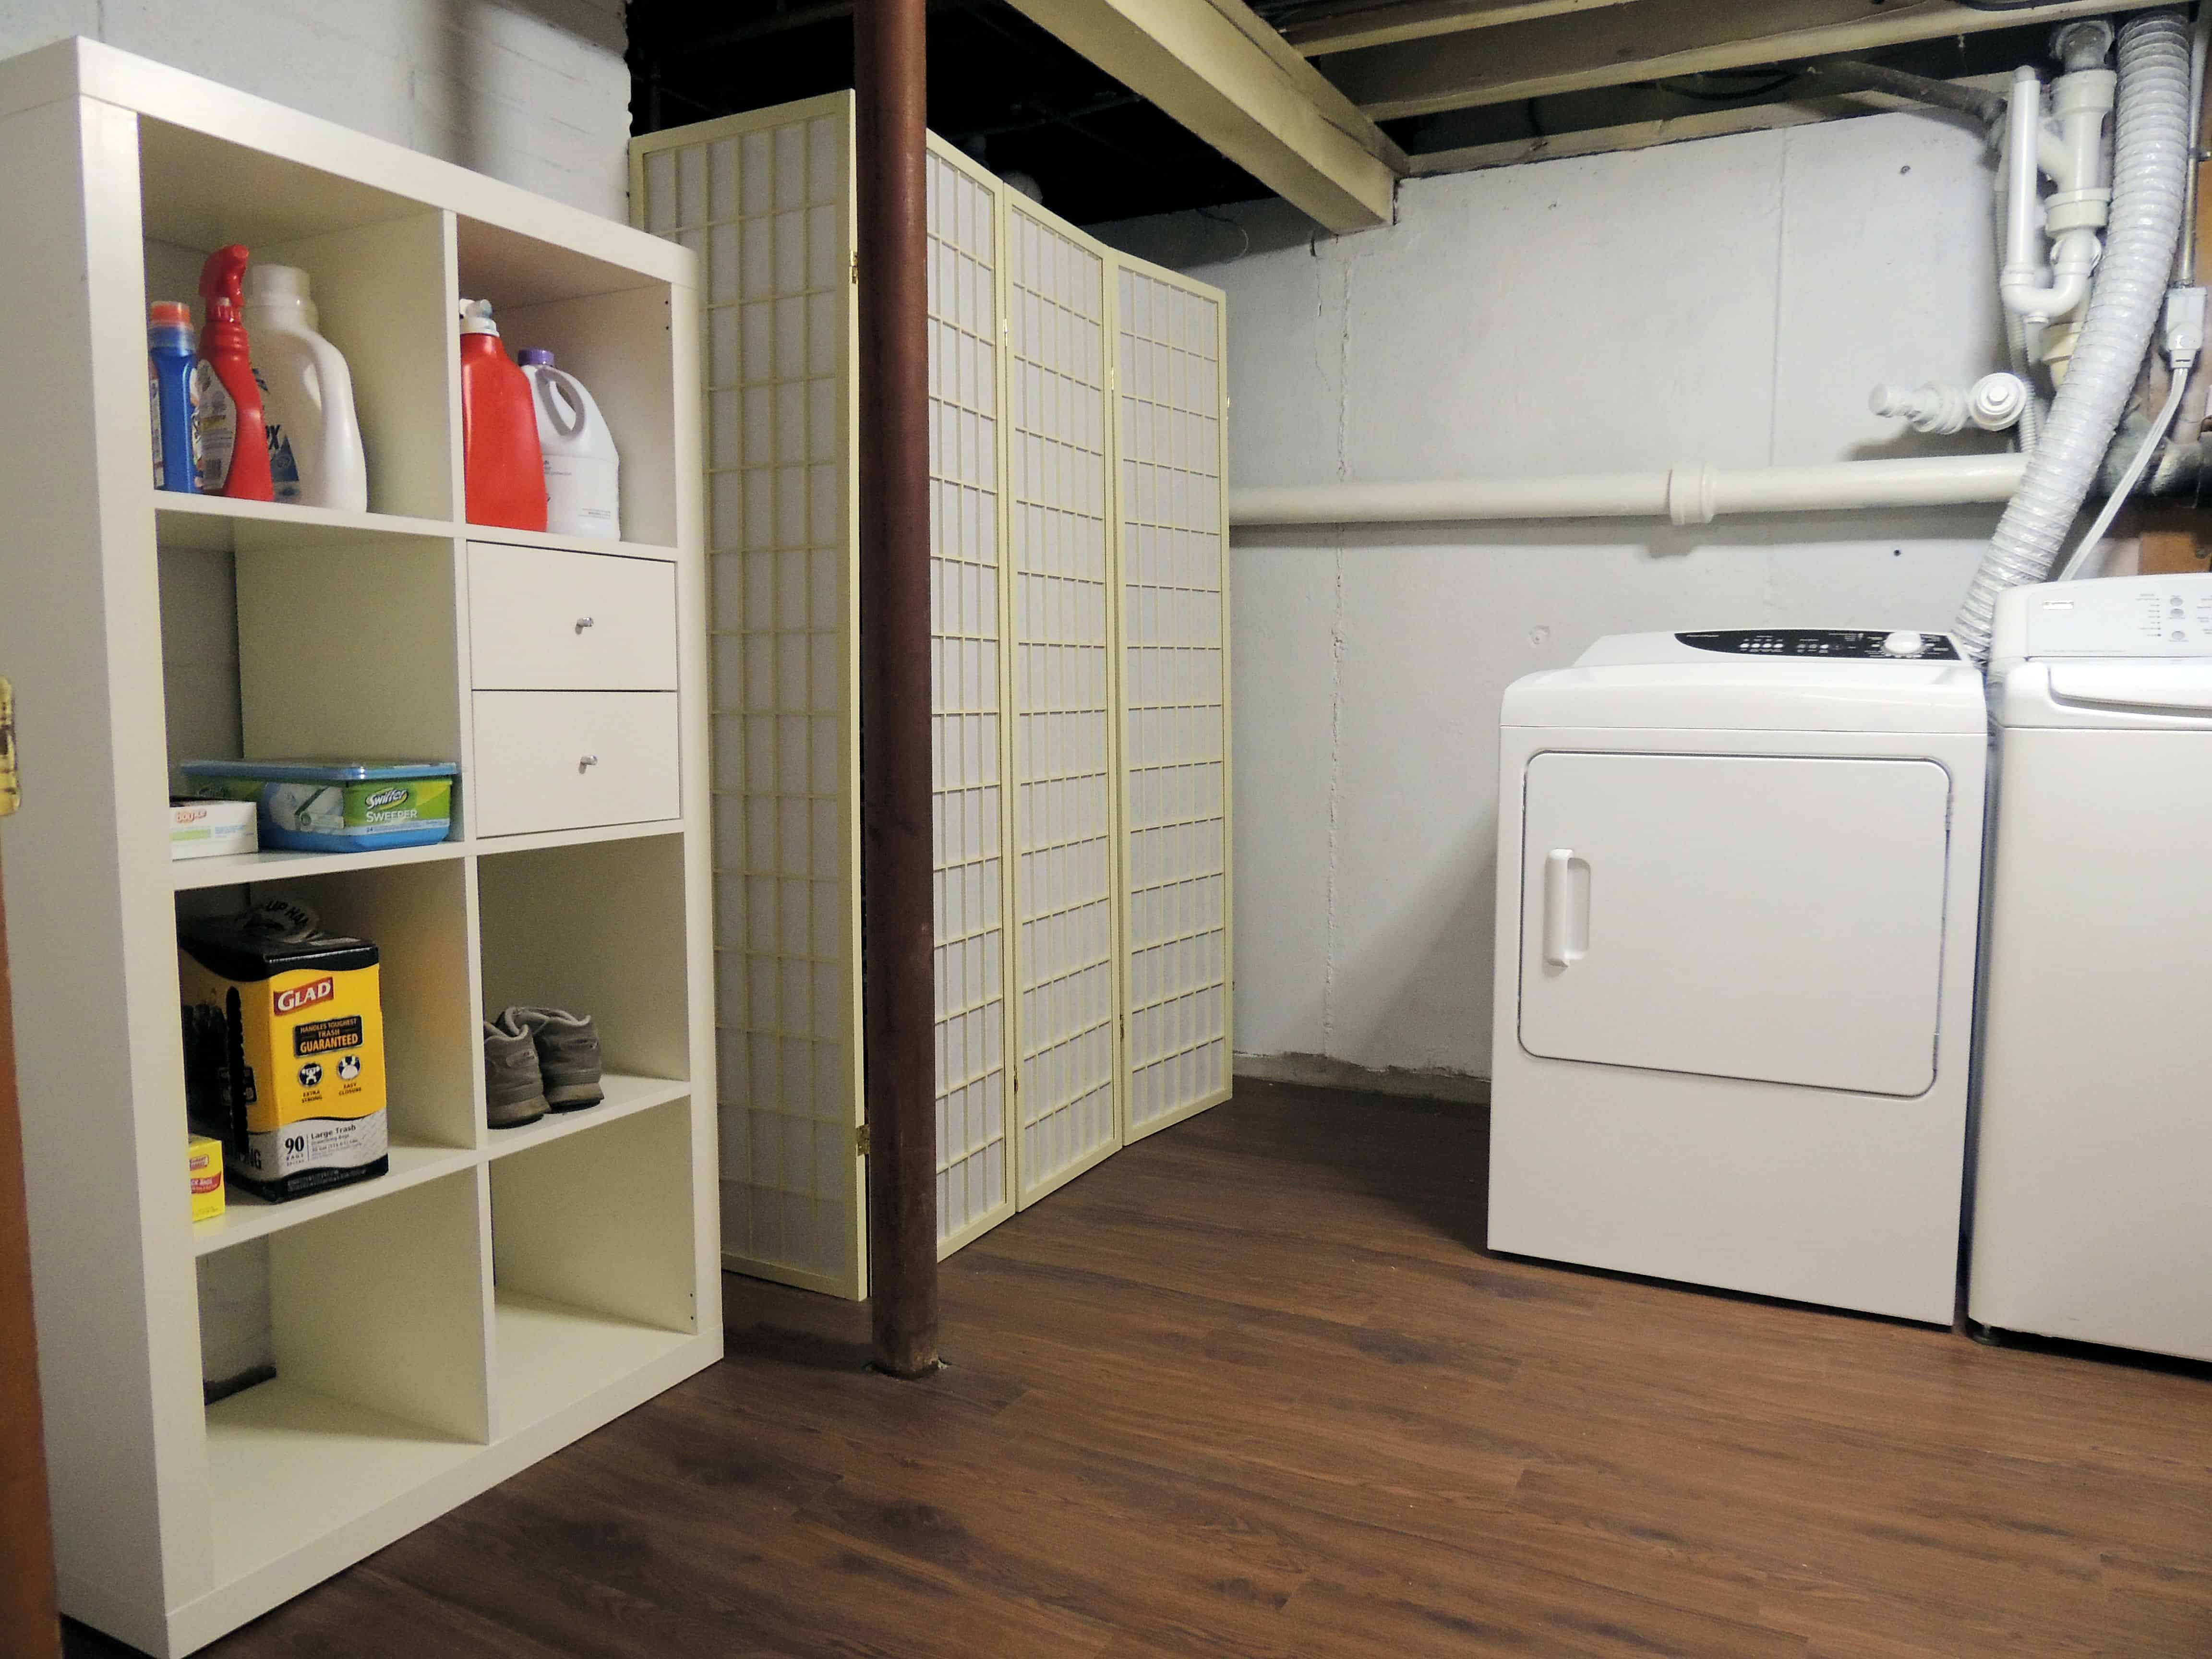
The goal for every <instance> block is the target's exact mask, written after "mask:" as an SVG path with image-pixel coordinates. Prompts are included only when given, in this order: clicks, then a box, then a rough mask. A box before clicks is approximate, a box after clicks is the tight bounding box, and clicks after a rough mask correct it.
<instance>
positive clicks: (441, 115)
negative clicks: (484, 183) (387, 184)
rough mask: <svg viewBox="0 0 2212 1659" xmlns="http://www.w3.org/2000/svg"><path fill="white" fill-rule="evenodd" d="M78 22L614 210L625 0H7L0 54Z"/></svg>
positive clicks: (620, 195) (311, 110)
mask: <svg viewBox="0 0 2212 1659" xmlns="http://www.w3.org/2000/svg"><path fill="white" fill-rule="evenodd" d="M72 34H82V35H86V36H88V37H89V38H91V39H94V40H104V41H106V43H107V44H108V45H110V46H118V47H120V48H121V49H122V50H124V51H125V52H137V53H139V54H140V55H141V56H143V57H146V58H154V59H155V60H156V61H158V62H161V63H164V64H173V65H175V66H176V67H177V68H179V69H183V70H191V72H192V73H193V74H195V75H204V76H207V77H208V78H209V79H210V80H211V81H220V82H223V83H224V84H226V85H228V86H233V87H236V88H240V90H241V91H245V92H251V93H255V94H258V95H259V96H261V97H264V98H267V99H270V100H273V101H274V102H276V103H280V104H285V105H289V106H290V107H292V108H294V109H298V110H303V111H305V112H307V113H308V114H310V115H319V116H322V117H324V118H326V119H328V120H332V121H336V122H337V123H339V124H340V125H343V126H349V127H351V128H353V129H355V130H356V131H360V132H366V133H369V134H372V135H374V137H379V138H388V139H390V140H392V142H394V143H402V144H405V145H408V146H409V147H410V148H412V149H419V150H422V151H425V152H427V153H428V154H430V155H437V156H441V157H443V158H444V159H446V160H447V161H457V162H459V163H460V165H462V166H463V167H473V168H475V169H476V170H477V172H479V173H489V174H490V175H491V176H492V177H494V178H495V179H505V180H507V182H508V183H510V184H514V185H520V186H522V187H523V188H524V189H526V190H531V191H537V192H538V194H539V195H542V196H549V197H553V198H554V199H555V200H556V201H562V202H568V203H572V204H574V205H576V206H578V207H582V208H587V209H589V210H591V211H592V212H594V213H601V214H605V215H606V216H608V217H609V218H614V219H619V218H622V217H623V216H624V215H625V203H626V200H627V192H628V189H629V185H628V176H629V175H628V167H629V162H628V144H629V70H628V68H627V67H626V66H625V65H624V64H623V45H624V40H625V37H624V31H623V5H622V0H344V3H339V0H7V3H5V4H0V58H6V57H11V56H13V55H14V54H15V53H17V52H27V51H29V50H30V49H31V48H32V47H33V46H44V45H46V43H47V42H48V41H50V40H60V39H63V38H64V37H65V36H68V35H72Z"/></svg>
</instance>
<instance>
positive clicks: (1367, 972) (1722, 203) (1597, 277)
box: [1105, 115, 2002, 1075]
mask: <svg viewBox="0 0 2212 1659" xmlns="http://www.w3.org/2000/svg"><path fill="white" fill-rule="evenodd" d="M1989 202H1990V184H1989V173H1988V170H1987V167H1986V164H1985V162H1984V157H1983V155H1982V147H1981V144H1980V143H1979V140H1978V138H1977V137H1975V136H1973V135H1972V134H1970V133H1967V132H1965V131H1960V130H1959V129H1956V128H1954V127H1951V126H1948V125H1944V124H1942V123H1941V122H1939V121H1936V120H1934V119H1930V118H1924V117H1919V116H1914V115H1887V116H1878V117H1869V118H1861V119H1857V120H1850V121H1840V122H1834V123H1830V124H1827V125H1819V126H1810V127H1800V128H1796V129H1792V130H1790V131H1784V132H1776V133H1762V134H1750V135H1744V136H1741V137H1729V138H1721V139H1713V140H1708V141H1704V142H1700V143H1685V144H1680V145H1675V146H1672V147H1669V148H1666V149H1651V150H1644V151H1640V152H1636V153H1631V154H1625V155H1607V156H1598V157H1593V158H1588V159H1579V160H1572V161H1553V162H1547V163H1541V164H1536V165H1530V166H1525V167H1515V168H1511V169H1507V170H1501V171H1497V172H1489V173H1468V174H1462V175H1459V176H1456V177H1450V178H1443V179H1432V180H1427V181H1422V182H1416V183H1411V184H1408V185H1406V186H1405V187H1404V188H1403V190H1402V191H1401V195H1400V197H1399V216H1398V222H1397V224H1396V226H1395V228H1390V229H1387V230H1377V231H1370V232H1367V233H1364V234H1359V235H1356V236H1351V237H1346V238H1344V239H1342V240H1335V241H1330V240H1320V241H1318V242H1316V243H1314V244H1312V245H1311V246H1308V244H1307V242H1306V240H1304V236H1303V235H1300V236H1299V238H1298V240H1297V241H1296V242H1295V244H1294V245H1293V246H1288V247H1279V248H1277V249H1275V250H1273V251H1267V252H1251V253H1249V254H1247V255H1245V256H1244V257H1241V258H1230V259H1226V260H1221V259H1220V252H1221V251H1222V250H1227V251H1230V252H1234V251H1236V250H1237V248H1238V246H1240V237H1241V236H1242V235H1243V234H1244V233H1243V231H1240V230H1239V228H1237V227H1236V226H1232V225H1224V224H1222V223H1219V222H1214V221H1199V220H1192V219H1184V220H1182V221H1180V222H1157V221H1156V222H1133V223H1132V224H1129V225H1127V226H1122V227H1109V228H1107V229H1106V232H1105V234H1107V236H1108V237H1109V240H1118V241H1121V242H1123V243H1124V244H1125V245H1127V246H1130V247H1131V249H1132V251H1133V252H1145V253H1147V254H1149V255H1151V256H1152V257H1163V256H1164V257H1165V258H1167V259H1168V260H1170V262H1178V263H1182V264H1185V265H1186V266H1187V267H1188V268H1191V269H1193V270H1195V272H1196V274H1197V275H1199V276H1202V277H1203V278H1204V279H1205V280H1206V281H1208V282H1211V283H1218V284H1220V285H1221V286H1222V287H1223V288H1225V289H1227V291H1228V294H1229V307H1230V312H1229V329H1230V386H1231V395H1232V396H1233V398H1234V399H1235V404H1234V407H1233V408H1232V410H1231V469H1232V480H1233V482H1235V483H1244V484H1263V483H1306V482H1314V481H1325V480H1330V479H1338V478H1344V479H1354V480H1374V479H1388V478H1440V477H1480V476H1493V475H1513V474H1522V473H1556V472H1568V471H1601V470H1620V469H1640V468H1658V467H1664V466H1667V465H1671V464H1674V463H1676V462H1680V461H1687V460H1710V461H1713V462H1717V463H1720V464H1723V465H1759V464H1761V463H1765V462H1770V461H1773V462H1792V461H1826V460H1836V459H1849V458H1851V457H1854V456H1860V455H1870V454H1887V453H1915V452H1916V450H1917V451H1920V452H1924V451H1925V450H1926V449H1927V448H1928V447H1929V441H1925V440H1921V441H1917V443H1916V444H1914V445H1909V446H1908V445H1900V444H1899V443H1897V442H1895V441H1894V440H1893V431H1892V427H1891V423H1889V422H1881V421H1877V420H1875V418H1874V417H1873V416H1870V415H1869V413H1868V412H1867V409H1866V398H1867V393H1868V391H1869V388H1870V387H1871V386H1872V385H1873V384H1874V383H1875V381H1877V380H1912V381H1917V380H1920V379H1922V378H1925V377H1931V376H1946V375H1948V376H1960V377H1966V378H1971V377H1972V376H1974V375H1976V374H1981V373H1984V372H1985V371H1987V370H1988V369H1990V368H1996V367H1999V366H2000V364H2001V359H2002V347H2001V343H2000V337H1999V332H1998V323H1997V315H1996V302H1995V295H1994V291H1993V289H1994V282H1993V278H1992V276H1991V275H1990V271H1991V262H1992V259H1993V257H1994V255H1993V251H1992V246H1991V231H1990V210H1989ZM1251 218H1252V222H1251V223H1250V224H1249V226H1248V227H1246V229H1248V230H1249V234H1251V236H1252V237H1253V239H1254V241H1255V245H1256V246H1258V247H1261V248H1265V247H1266V246H1267V244H1268V242H1269V241H1270V240H1281V229H1282V226H1283V223H1284V221H1283V220H1282V218H1281V217H1280V216H1279V215H1276V214H1270V213H1261V214H1258V215H1256V216H1251ZM1200 238H1202V239H1203V244H1204V246H1206V247H1207V248H1210V249H1211V250H1212V251H1213V252H1212V258H1214V259H1215V260H1216V261H1218V262H1216V263H1204V262H1203V261H1204V258H1205V254H1204V253H1203V252H1200V249H1199V247H1198V246H1194V244H1195V243H1196V241H1197V239H1200ZM1194 255H1195V256H1196V257H1195V258H1194ZM1981 441H1983V442H1987V440H1981ZM1994 523H1995V509H1990V510H1988V511H1986V512H1984V511H1982V510H1978V509H1976V510H1970V511H1960V512H1948V513H1918V514H1901V513H1892V514H1886V515H1875V516H1867V515H1849V516H1847V515H1828V516H1824V517H1820V518H1799V519H1771V520H1755V521H1737V522H1735V523H1723V525H1719V526H1711V527H1709V528H1707V529H1705V530H1698V531H1676V530H1674V529H1672V528H1671V527H1668V526H1663V525H1653V524H1642V523H1636V524H1621V525H1616V526H1587V525H1585V526H1555V527H1549V528H1537V527H1532V526H1504V525H1501V526H1485V527H1480V528H1472V527H1468V526H1437V527H1434V528H1411V529H1408V528H1400V529H1395V530H1388V529H1384V530H1353V531H1349V532H1334V531H1329V532H1322V531H1315V532H1289V531H1267V532H1243V533H1240V534H1239V535H1238V537H1237V542H1236V549H1235V553H1234V556H1233V565H1234V569H1233V581H1234V593H1233V607H1234V608H1233V626H1234V630H1235V632H1234V646H1235V658H1234V674H1235V688H1234V689H1235V700H1236V701H1235V727H1236V729H1235V734H1234V735H1235V766H1236V774H1235V786H1236V791H1237V813H1236V823H1237V831H1236V835H1237V843H1236V856H1237V964H1236V966H1237V1047H1238V1048H1239V1049H1240V1050H1243V1051H1244V1052H1246V1053H1248V1054H1320V1055H1326V1056H1328V1057H1331V1058H1333V1059H1335V1060H1344V1061H1350V1062H1352V1063H1355V1064H1358V1065H1362V1066H1405V1067H1424V1068H1434V1067H1443V1068H1447V1069H1450V1070H1455V1071H1462V1072H1467V1073H1475V1074H1478V1075H1480V1074H1484V1073H1486V1071H1487V1068H1488V1065H1489V1058H1490V1018H1491V991H1492V986H1491V937H1492V923H1493V917H1492V872H1493V870H1494V868H1495V852H1494V842H1495V836H1496V829H1497V807H1498V801H1497V792H1498V784H1497V776H1496V771H1497V750H1498V744H1497V721H1498V701H1499V696H1500V694H1501V693H1502V692H1503V690H1504V688H1505V686H1506V685H1507V684H1509V683H1510V681H1512V680H1513V679H1515V678H1517V677H1518V676H1520V675H1522V674H1525V673H1528V672H1531V671H1534V670H1536V669H1540V668H1551V667H1557V666H1561V665H1565V664H1566V663H1569V662H1571V660H1572V659H1574V658H1575V656H1576V655H1577V654H1578V653H1580V652H1581V651H1582V649H1583V647H1585V646H1586V645H1588V644H1589V641H1591V640H1593V639H1595V638H1596V637H1597V636H1598V635H1603V634H1613V633H1625V632H1630V631H1634V630H1639V629H1677V628H1692V627H1722V628H1725V627H1746V626H1756V625H1765V624H1771V625H1776V626H1787V625H1798V626H1816V625H1835V626H1857V627H1869V626H1878V627H1911V628H1921V629H1936V628H1942V627H1943V626H1945V625H1947V624H1948V621H1949V618H1950V617H1951V614H1952V611H1953V610H1954V607H1955V605H1957V603H1958V601H1959V599H1960V597H1961V595H1962V594H1963V592H1964V591H1965V588H1966V580H1967V578H1968V575H1969V574H1970V572H1971V570H1972V567H1973V564H1974V562H1975V560H1976V558H1977V557H1978V554H1979V551H1980V548H1981V544H1982V543H1983V540H1984V538H1986V536H1987V535H1988V533H1989V531H1990V527H1991V526H1993V525H1994Z"/></svg>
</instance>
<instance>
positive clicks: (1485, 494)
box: [1229, 453, 2027, 525]
mask: <svg viewBox="0 0 2212 1659" xmlns="http://www.w3.org/2000/svg"><path fill="white" fill-rule="evenodd" d="M2026 468H2027V457H2026V456H2025V455H2021V454H2018V453H2008V454H1996V455H1942V456H1933V457H1928V458H1924V459H1911V460H1894V461H1835V462H1830V463H1826V464H1824V465H1815V466H1756V467H1715V466H1678V467H1674V468H1673V469H1671V470H1669V471H1665V472H1601V473H1593V474H1590V475H1588V476H1586V477H1558V478H1469V479H1449V480H1439V481H1436V482H1409V483H1340V484H1294V485H1287V486H1283V487H1279V488H1273V489H1249V488H1248V489H1232V490H1231V491H1230V492H1229V521H1230V523H1231V524H1232V525H1301V524H1305V525H1315V524H1407V523H1455V522H1457V523H1477V522H1482V521H1486V520H1540V519H1668V520H1672V521H1673V522H1674V523H1675V524H1678V525H1699V524H1711V522H1712V521H1713V520H1715V519H1716V518H1718V517H1719V516H1721V515H1722V514H1723V513H1835V512H1844V511H1849V510H1851V509H1853V508H1864V507H1954V506H1960V505H1973V504H1977V503H1987V502H1997V501H2008V500H2009V499H2010V498H2011V495H2012V492H2013V490H2014V489H2015V488H2016V487H2017V486H2018V485H2019V483H2020V480H2021V474H2022V472H2023V471H2025V470H2026Z"/></svg>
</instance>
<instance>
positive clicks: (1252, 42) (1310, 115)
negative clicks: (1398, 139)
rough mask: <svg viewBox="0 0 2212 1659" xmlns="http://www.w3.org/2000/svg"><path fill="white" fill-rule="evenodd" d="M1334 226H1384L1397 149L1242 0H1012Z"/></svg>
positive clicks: (1400, 160)
mask: <svg viewBox="0 0 2212 1659" xmlns="http://www.w3.org/2000/svg"><path fill="white" fill-rule="evenodd" d="M1012 3H1013V5H1014V7H1015V9H1017V10H1018V11H1020V12H1022V13H1023V14H1024V15H1026V16H1027V17H1029V18H1030V21H1033V22H1036V23H1037V24H1039V25H1040V26H1041V27H1044V28H1046V29H1048V30H1049V31H1050V32H1051V33H1054V35H1057V36H1058V37H1059V38H1060V40H1063V41H1065V42H1066V44H1067V45H1069V46H1073V48H1074V49H1075V50H1076V51H1078V52H1081V53H1082V54H1083V55H1084V56H1085V57H1086V58H1089V59H1090V60H1091V62H1092V63H1094V64H1097V65H1098V67H1099V68H1101V69H1103V70H1105V71H1106V72H1107V73H1108V74H1109V75H1111V76H1114V77H1115V79H1116V80H1118V81H1120V82H1121V83H1122V84H1123V85H1124V86H1126V87H1127V88H1129V89H1130V90H1131V91H1132V92H1134V93H1137V94H1140V95H1142V96H1143V97H1145V98H1147V99H1149V100H1151V101H1152V102H1153V103H1154V104H1157V105H1158V106H1159V107H1160V108H1161V109H1163V110H1165V111H1166V112H1168V113H1169V114H1170V115H1172V116H1174V117H1175V118H1176V119H1177V120H1178V121H1180V122H1182V124H1183V125H1185V126H1187V127H1188V128H1189V129H1190V130H1191V131H1193V132H1195V133H1196V134H1198V136H1199V137H1201V138H1204V139H1205V140H1206V142H1207V143H1211V144H1212V146H1213V147H1214V148H1215V149H1218V150H1219V151H1220V152H1221V153H1222V154H1223V155H1226V156H1227V157H1228V158H1229V159H1230V160H1231V161H1235V162H1236V163H1237V165H1238V166H1240V167H1243V168H1244V169H1245V170H1246V171H1247V172H1249V173H1251V174H1252V175H1253V176H1254V177H1255V178H1256V179H1259V180H1260V181H1261V183H1262V184H1264V185H1267V187H1268V188H1269V189H1270V190H1273V191H1275V192H1276V193H1277V194H1278V195H1279V196H1281V197H1284V198H1285V200H1287V201H1289V202H1291V203H1292V204H1295V205H1296V206H1297V207H1299V208H1301V209H1303V210H1304V211H1305V212H1307V213H1308V214H1310V215H1311V216H1313V217H1314V218H1316V219H1317V220H1319V221H1320V222H1322V224H1324V225H1326V226H1328V228H1330V229H1331V230H1339V231H1343V230H1364V229H1365V228H1368V227H1370V226H1372V225H1379V224H1384V223H1387V222H1389V218H1390V198H1391V193H1392V191H1393V188H1394V187H1395V185H1396V183H1397V181H1398V179H1401V178H1402V177H1403V176H1404V175H1405V173H1407V170H1408V167H1409V163H1408V162H1407V159H1406V155H1405V152H1404V151H1403V150H1401V149H1399V148H1398V146H1397V145H1395V143H1392V142H1391V141H1390V140H1389V137H1386V136H1385V135H1384V134H1383V131H1382V130H1381V129H1380V128H1379V127H1377V126H1376V125H1375V123H1374V122H1373V121H1372V120H1371V119H1370V118H1368V117H1367V116H1365V115H1363V114H1362V113H1360V112H1359V111H1358V109H1357V108H1355V107H1354V106H1352V101H1351V100H1349V99H1347V98H1346V97H1345V95H1344V94H1342V93H1341V92H1340V91H1338V90H1337V88H1335V87H1334V86H1333V85H1331V84H1330V83H1329V82H1328V80H1326V79H1324V78H1323V77H1322V75H1321V73H1320V71H1318V70H1316V69H1315V68H1314V67H1313V66H1312V65H1311V64H1309V63H1307V62H1306V60H1305V59H1304V58H1302V57H1300V56H1299V55H1298V53H1297V52H1296V51H1295V50H1294V49H1293V48H1292V47H1291V46H1290V45H1289V44H1288V43H1287V42H1285V40H1284V39H1283V37H1282V36H1281V35H1280V34H1279V33H1276V32H1275V30H1274V29H1273V28H1272V27H1269V26H1268V25H1267V23H1266V22H1264V21H1261V18H1260V17H1259V16H1258V15H1257V14H1255V12H1253V11H1252V9H1250V8H1249V7H1248V6H1246V5H1245V4H1243V0H1012Z"/></svg>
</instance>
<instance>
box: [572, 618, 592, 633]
mask: <svg viewBox="0 0 2212 1659" xmlns="http://www.w3.org/2000/svg"><path fill="white" fill-rule="evenodd" d="M591 626H592V618H590V617H577V618H576V631H577V632H578V633H579V634H580V633H582V632H583V631H584V630H585V629H587V628H589V627H591Z"/></svg>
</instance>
